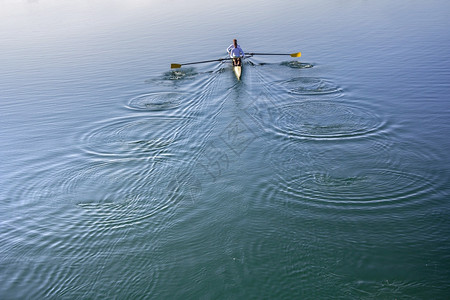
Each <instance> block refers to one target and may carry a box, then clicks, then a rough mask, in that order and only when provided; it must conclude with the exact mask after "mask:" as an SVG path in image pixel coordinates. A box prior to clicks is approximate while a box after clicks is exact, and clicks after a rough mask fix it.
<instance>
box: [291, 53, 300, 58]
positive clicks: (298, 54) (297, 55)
mask: <svg viewBox="0 0 450 300" xmlns="http://www.w3.org/2000/svg"><path fill="white" fill-rule="evenodd" d="M291 56H292V57H300V56H302V53H301V52H297V53H292V54H291Z"/></svg>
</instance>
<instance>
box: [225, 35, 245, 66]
mask: <svg viewBox="0 0 450 300" xmlns="http://www.w3.org/2000/svg"><path fill="white" fill-rule="evenodd" d="M227 52H228V55H229V56H230V58H232V59H233V66H241V65H242V58H244V56H245V53H244V51H242V48H241V46H240V45H238V43H237V40H236V39H234V40H233V44H231V45H230V47H228V48H227Z"/></svg>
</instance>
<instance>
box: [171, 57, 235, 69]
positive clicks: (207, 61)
mask: <svg viewBox="0 0 450 300" xmlns="http://www.w3.org/2000/svg"><path fill="white" fill-rule="evenodd" d="M228 59H231V58H219V59H211V60H203V61H196V62H190V63H185V64H170V68H171V69H178V68H181V66H186V65H195V64H203V63H209V62H213V61H222V60H228Z"/></svg>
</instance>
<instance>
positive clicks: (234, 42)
mask: <svg viewBox="0 0 450 300" xmlns="http://www.w3.org/2000/svg"><path fill="white" fill-rule="evenodd" d="M233 45H234V46H235V47H237V39H234V40H233Z"/></svg>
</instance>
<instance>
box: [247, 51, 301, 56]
mask: <svg viewBox="0 0 450 300" xmlns="http://www.w3.org/2000/svg"><path fill="white" fill-rule="evenodd" d="M245 55H250V56H252V55H290V56H292V57H300V56H302V53H301V52H297V53H245Z"/></svg>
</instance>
